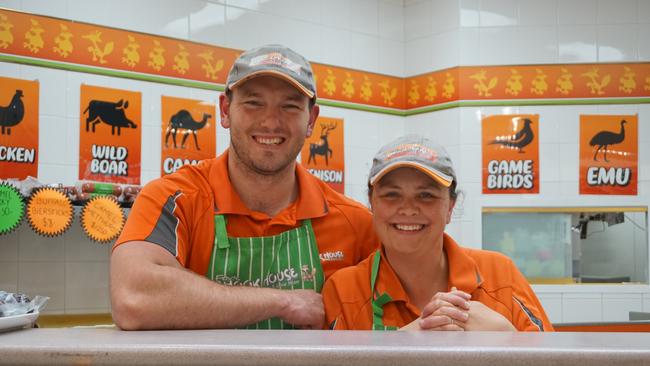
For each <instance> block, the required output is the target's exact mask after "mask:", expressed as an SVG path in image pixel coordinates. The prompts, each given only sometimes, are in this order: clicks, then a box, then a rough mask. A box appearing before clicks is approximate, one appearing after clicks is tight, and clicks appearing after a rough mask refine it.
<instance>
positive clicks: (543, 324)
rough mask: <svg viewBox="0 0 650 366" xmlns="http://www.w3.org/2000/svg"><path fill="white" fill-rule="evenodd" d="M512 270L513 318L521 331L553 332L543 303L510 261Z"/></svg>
mask: <svg viewBox="0 0 650 366" xmlns="http://www.w3.org/2000/svg"><path fill="white" fill-rule="evenodd" d="M510 265H511V268H512V269H511V271H512V283H513V285H512V286H513V287H512V320H513V323H514V324H513V325H514V326H515V328H517V329H518V330H520V331H528V332H552V331H554V329H553V325H552V324H551V322H550V320H549V319H548V317H547V316H546V313H545V312H544V308H543V307H542V304H541V303H540V302H539V299H538V298H537V296H536V295H535V292H534V291H533V289H532V287H530V284H529V283H528V280H526V278H525V277H524V275H523V274H522V273H521V272H519V269H518V268H517V266H516V265H515V264H514V263H513V262H512V261H510Z"/></svg>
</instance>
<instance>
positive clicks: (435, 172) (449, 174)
mask: <svg viewBox="0 0 650 366" xmlns="http://www.w3.org/2000/svg"><path fill="white" fill-rule="evenodd" d="M405 167H409V168H415V169H417V170H419V171H421V172H422V173H424V174H426V175H428V176H429V177H431V178H432V179H434V180H435V181H436V182H438V183H440V184H442V185H443V186H445V187H449V186H451V183H452V182H453V181H454V180H455V179H456V173H455V172H454V165H453V164H452V162H451V159H450V158H449V154H448V153H447V150H445V148H444V147H442V145H440V144H438V143H436V142H434V141H431V140H429V139H427V138H425V137H422V136H418V135H406V136H403V137H400V138H398V139H396V140H394V141H392V142H390V143H388V144H387V145H384V146H383V147H382V148H381V149H379V152H378V153H377V155H375V157H374V158H373V159H372V168H370V177H369V178H368V182H369V183H370V185H373V186H374V185H375V183H377V182H378V181H379V180H380V179H381V178H382V177H383V176H384V175H386V174H388V173H389V172H392V171H393V170H395V169H397V168H405Z"/></svg>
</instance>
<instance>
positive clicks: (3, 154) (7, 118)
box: [0, 77, 38, 179]
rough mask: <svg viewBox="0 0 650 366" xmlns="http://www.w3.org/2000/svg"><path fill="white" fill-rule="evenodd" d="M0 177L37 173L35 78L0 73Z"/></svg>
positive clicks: (26, 175) (33, 174)
mask: <svg viewBox="0 0 650 366" xmlns="http://www.w3.org/2000/svg"><path fill="white" fill-rule="evenodd" d="M0 85H2V88H0V179H2V178H16V179H25V178H27V177H28V176H32V177H36V176H37V175H38V81H29V80H20V79H11V78H4V77H0Z"/></svg>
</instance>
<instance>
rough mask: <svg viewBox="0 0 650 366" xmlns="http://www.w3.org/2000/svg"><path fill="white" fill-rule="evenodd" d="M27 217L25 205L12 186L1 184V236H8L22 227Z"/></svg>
mask: <svg viewBox="0 0 650 366" xmlns="http://www.w3.org/2000/svg"><path fill="white" fill-rule="evenodd" d="M24 215H25V203H24V202H23V197H22V196H21V194H20V192H18V190H17V189H16V188H14V187H13V186H12V185H9V184H6V183H0V234H7V233H10V232H11V231H13V230H14V229H15V228H17V227H18V225H20V222H21V221H22V219H23V216H24Z"/></svg>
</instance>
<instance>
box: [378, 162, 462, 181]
mask: <svg viewBox="0 0 650 366" xmlns="http://www.w3.org/2000/svg"><path fill="white" fill-rule="evenodd" d="M399 168H414V169H417V170H419V171H421V172H422V173H424V174H426V175H428V176H429V177H431V179H433V180H435V181H436V182H438V183H440V184H441V185H442V186H444V187H449V186H451V183H452V182H453V181H454V178H453V177H450V176H448V175H446V174H443V173H441V172H439V171H437V170H433V169H431V168H429V167H426V166H424V165H422V164H420V163H417V162H413V161H408V162H407V161H400V162H395V163H393V164H388V165H387V166H386V167H384V169H382V170H380V171H379V172H378V173H377V174H375V176H374V177H370V185H371V186H374V185H375V183H377V182H378V181H379V180H380V179H381V178H382V177H383V176H384V175H386V174H388V173H390V172H392V171H393V170H395V169H399Z"/></svg>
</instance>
